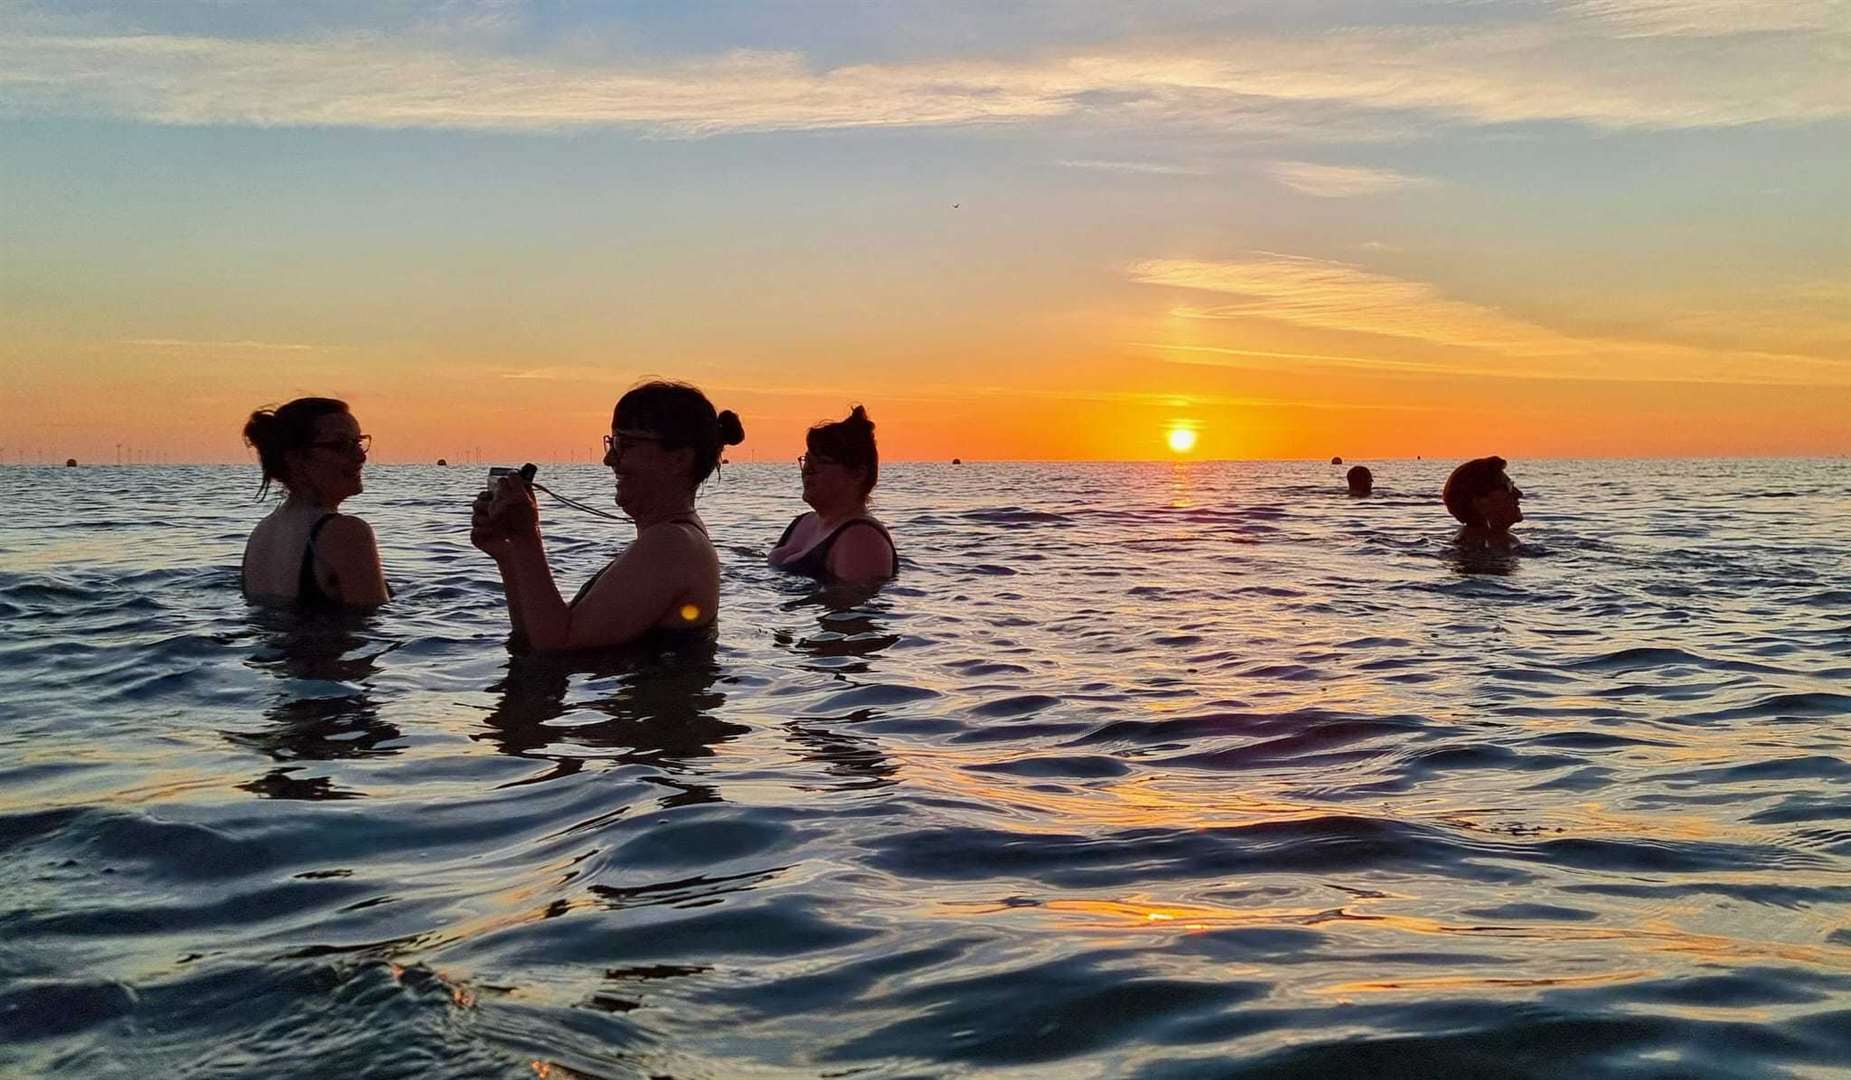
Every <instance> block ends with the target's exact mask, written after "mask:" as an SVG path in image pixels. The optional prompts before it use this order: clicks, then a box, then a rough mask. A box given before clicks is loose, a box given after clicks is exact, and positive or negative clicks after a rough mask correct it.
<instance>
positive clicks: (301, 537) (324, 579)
mask: <svg viewBox="0 0 1851 1080" xmlns="http://www.w3.org/2000/svg"><path fill="white" fill-rule="evenodd" d="M244 441H245V442H246V443H248V444H250V445H251V446H252V447H254V448H255V449H256V450H257V459H258V462H259V464H260V465H261V466H262V468H263V482H262V483H261V484H260V485H259V486H258V488H257V494H258V496H259V497H260V498H261V497H262V496H263V494H264V493H265V492H266V491H268V490H269V489H270V485H271V484H272V483H275V484H278V485H280V486H281V487H282V489H283V492H284V496H285V497H284V499H283V502H282V504H281V505H279V506H278V507H277V508H276V509H275V510H272V511H270V514H269V515H268V516H267V517H265V518H264V519H263V520H262V521H260V522H258V523H257V527H256V528H255V529H252V530H251V536H250V539H249V540H247V541H245V544H244V561H243V564H242V565H241V567H240V569H239V578H240V579H241V581H242V583H243V588H244V595H245V596H247V597H249V598H250V599H253V600H267V601H274V602H280V603H293V604H296V605H298V606H300V607H309V608H313V607H365V606H369V605H373V604H383V603H385V602H386V600H387V599H388V598H390V596H391V592H390V591H389V590H388V589H387V588H386V577H385V573H384V572H383V571H382V570H381V569H380V565H379V545H378V543H377V542H376V541H375V540H374V539H373V530H372V528H371V526H369V525H367V523H366V522H364V521H362V520H360V519H359V518H357V517H353V516H352V515H349V514H343V513H341V512H340V505H341V502H342V501H343V500H345V499H347V498H349V497H351V496H354V495H358V494H360V492H361V491H362V490H363V489H364V486H365V485H364V484H363V483H362V482H361V480H360V470H361V468H362V467H363V466H365V465H366V451H367V448H368V447H369V446H371V445H372V441H373V440H372V436H370V435H362V434H361V433H360V424H359V422H358V421H357V420H355V419H354V418H353V414H352V413H351V412H349V411H348V410H347V403H346V402H344V401H338V400H336V399H334V398H317V397H309V398H297V399H296V400H294V401H291V402H289V403H288V404H287V405H284V406H282V407H281V408H278V409H274V410H272V409H259V410H257V411H256V412H253V413H252V414H251V418H250V420H249V421H248V422H247V423H246V424H245V425H244Z"/></svg>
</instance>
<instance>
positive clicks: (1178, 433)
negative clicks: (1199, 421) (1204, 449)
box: [1169, 427, 1195, 454]
mask: <svg viewBox="0 0 1851 1080" xmlns="http://www.w3.org/2000/svg"><path fill="white" fill-rule="evenodd" d="M1169 440H1170V449H1172V450H1174V451H1176V452H1177V453H1179V454H1187V453H1188V452H1189V451H1191V450H1193V449H1195V432H1194V431H1192V430H1190V429H1189V428H1185V427H1178V428H1171V429H1170V435H1169Z"/></svg>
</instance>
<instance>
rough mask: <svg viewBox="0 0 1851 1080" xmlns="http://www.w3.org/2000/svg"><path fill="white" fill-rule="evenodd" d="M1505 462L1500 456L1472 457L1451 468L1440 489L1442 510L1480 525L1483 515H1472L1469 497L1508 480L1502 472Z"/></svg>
mask: <svg viewBox="0 0 1851 1080" xmlns="http://www.w3.org/2000/svg"><path fill="white" fill-rule="evenodd" d="M1506 464H1508V462H1506V461H1505V460H1504V459H1503V458H1501V457H1481V458H1473V459H1472V460H1470V461H1468V462H1466V463H1465V464H1463V465H1461V466H1459V467H1458V468H1456V469H1454V470H1453V472H1452V475H1451V476H1448V477H1447V478H1446V487H1445V488H1443V489H1442V490H1441V491H1440V500H1441V501H1442V502H1444V503H1445V504H1446V512H1447V513H1449V514H1451V515H1452V516H1453V517H1456V518H1458V519H1459V520H1460V521H1462V522H1464V523H1465V524H1467V525H1483V524H1484V521H1483V519H1474V517H1473V515H1472V500H1473V499H1476V498H1478V497H1479V496H1480V495H1485V494H1488V493H1490V492H1493V491H1496V490H1497V489H1498V488H1499V487H1500V486H1502V485H1501V484H1500V481H1502V483H1503V484H1508V483H1510V478H1509V477H1507V476H1505V475H1504V466H1505V465H1506Z"/></svg>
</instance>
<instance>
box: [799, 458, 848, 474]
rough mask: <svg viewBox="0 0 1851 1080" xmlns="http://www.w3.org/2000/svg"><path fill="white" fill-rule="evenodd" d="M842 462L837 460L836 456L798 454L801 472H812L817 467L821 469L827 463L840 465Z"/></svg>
mask: <svg viewBox="0 0 1851 1080" xmlns="http://www.w3.org/2000/svg"><path fill="white" fill-rule="evenodd" d="M840 464H842V463H841V462H839V461H837V460H836V459H835V458H828V457H824V456H823V455H821V454H798V455H797V471H799V472H811V471H813V470H815V469H820V468H822V467H823V466H825V465H840Z"/></svg>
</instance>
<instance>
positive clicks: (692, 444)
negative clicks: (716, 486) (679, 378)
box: [611, 379, 746, 484]
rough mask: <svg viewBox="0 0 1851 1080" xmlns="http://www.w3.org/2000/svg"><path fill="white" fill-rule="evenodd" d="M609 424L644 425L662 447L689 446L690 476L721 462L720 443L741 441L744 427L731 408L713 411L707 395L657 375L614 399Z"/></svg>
mask: <svg viewBox="0 0 1851 1080" xmlns="http://www.w3.org/2000/svg"><path fill="white" fill-rule="evenodd" d="M611 425H612V426H613V427H619V428H630V429H632V430H634V431H647V432H649V433H650V434H652V435H654V436H656V437H657V438H658V439H660V440H662V449H664V450H680V449H682V448H683V447H687V448H688V449H691V450H693V451H694V464H693V467H692V468H691V470H690V472H691V474H692V476H693V478H694V482H695V483H696V484H699V483H700V482H701V481H703V480H705V479H707V478H708V477H709V476H711V475H713V470H714V467H715V466H717V465H719V464H720V448H721V447H723V446H735V445H737V444H739V443H742V442H745V441H746V429H745V428H744V427H742V426H741V425H740V423H739V415H738V414H737V413H735V412H733V410H731V409H726V410H724V411H722V412H720V413H717V414H716V413H715V412H714V411H713V402H711V401H708V400H707V395H706V394H703V393H701V392H700V391H699V390H697V389H695V388H694V387H692V386H689V385H688V384H687V383H679V382H670V381H668V380H666V379H656V380H653V381H651V382H646V383H641V384H639V385H637V386H634V387H632V388H631V389H630V392H629V393H627V394H625V395H624V396H623V397H621V398H618V399H617V407H616V408H615V409H613V410H611Z"/></svg>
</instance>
